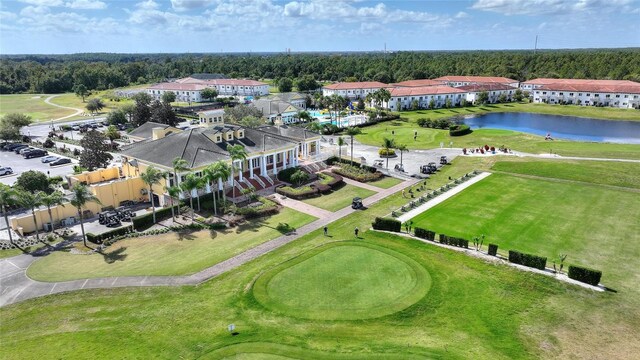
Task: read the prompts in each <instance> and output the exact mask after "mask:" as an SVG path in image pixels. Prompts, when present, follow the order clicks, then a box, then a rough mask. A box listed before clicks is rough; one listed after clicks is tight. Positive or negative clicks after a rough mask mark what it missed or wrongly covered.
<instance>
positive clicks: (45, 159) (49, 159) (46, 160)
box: [40, 155, 61, 164]
mask: <svg viewBox="0 0 640 360" xmlns="http://www.w3.org/2000/svg"><path fill="white" fill-rule="evenodd" d="M59 159H61V158H60V156H55V155H49V156H45V157H43V158H42V159H41V160H40V161H41V162H42V163H43V164H46V163H50V162H52V161H56V160H59Z"/></svg>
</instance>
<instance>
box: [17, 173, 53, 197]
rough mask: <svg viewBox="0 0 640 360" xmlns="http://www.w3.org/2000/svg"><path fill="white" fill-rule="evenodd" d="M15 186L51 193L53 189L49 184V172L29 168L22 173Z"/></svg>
mask: <svg viewBox="0 0 640 360" xmlns="http://www.w3.org/2000/svg"><path fill="white" fill-rule="evenodd" d="M14 186H15V187H17V188H20V189H21V190H24V191H28V192H30V193H36V192H38V191H42V192H45V193H51V192H52V191H53V190H52V189H51V187H50V186H49V178H48V177H47V174H45V173H43V172H41V171H37V170H27V171H25V172H23V173H22V174H20V176H18V178H17V179H16V182H15V184H14Z"/></svg>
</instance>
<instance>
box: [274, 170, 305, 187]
mask: <svg viewBox="0 0 640 360" xmlns="http://www.w3.org/2000/svg"><path fill="white" fill-rule="evenodd" d="M298 170H301V169H300V167H298V166H296V167H292V168H288V169H284V170H281V171H279V172H278V180H280V181H284V182H287V183H289V184H291V183H292V181H291V175H293V173H295V172H296V171H298Z"/></svg>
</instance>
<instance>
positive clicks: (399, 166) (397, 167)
mask: <svg viewBox="0 0 640 360" xmlns="http://www.w3.org/2000/svg"><path fill="white" fill-rule="evenodd" d="M393 170H395V171H398V172H404V165H402V164H396V166H395V167H394V168H393Z"/></svg>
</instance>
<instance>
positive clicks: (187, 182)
mask: <svg viewBox="0 0 640 360" xmlns="http://www.w3.org/2000/svg"><path fill="white" fill-rule="evenodd" d="M199 181H200V180H199V179H198V177H197V176H196V175H195V174H192V173H189V174H187V176H185V178H184V181H183V182H181V183H180V189H182V191H184V192H187V193H189V203H190V204H191V220H193V219H194V218H195V215H194V212H195V210H194V208H193V190H194V189H196V188H197V187H198V182H199Z"/></svg>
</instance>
